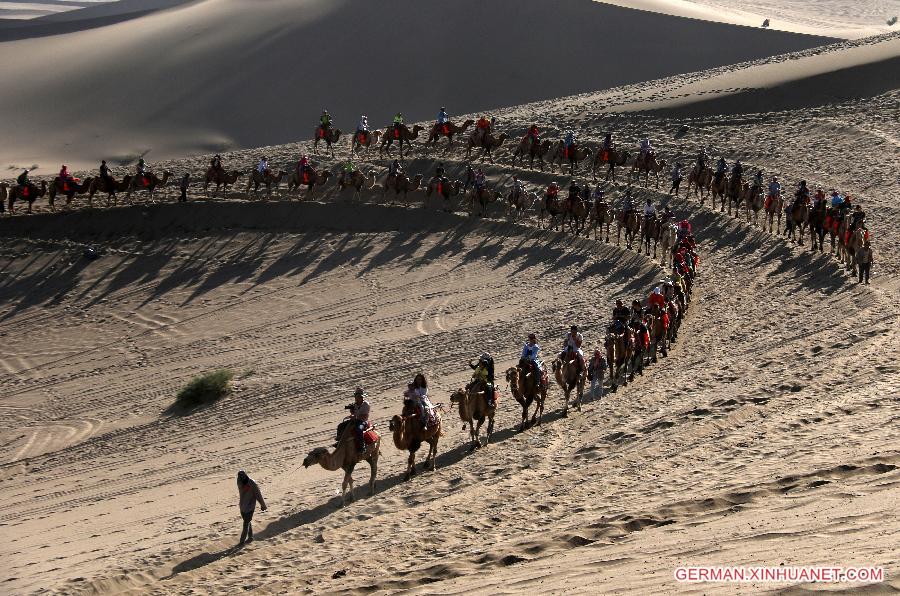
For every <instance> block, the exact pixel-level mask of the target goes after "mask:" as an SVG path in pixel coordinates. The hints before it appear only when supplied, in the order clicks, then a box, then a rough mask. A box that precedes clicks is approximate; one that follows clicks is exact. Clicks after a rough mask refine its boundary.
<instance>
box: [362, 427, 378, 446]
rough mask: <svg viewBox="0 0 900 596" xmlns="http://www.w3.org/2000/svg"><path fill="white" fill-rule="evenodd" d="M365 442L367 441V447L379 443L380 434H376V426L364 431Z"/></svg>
mask: <svg viewBox="0 0 900 596" xmlns="http://www.w3.org/2000/svg"><path fill="white" fill-rule="evenodd" d="M363 441H365V443H366V445H372V444H373V443H375V442H376V441H378V433H377V432H375V427H374V426H369V428H367V429H366V430H365V431H363Z"/></svg>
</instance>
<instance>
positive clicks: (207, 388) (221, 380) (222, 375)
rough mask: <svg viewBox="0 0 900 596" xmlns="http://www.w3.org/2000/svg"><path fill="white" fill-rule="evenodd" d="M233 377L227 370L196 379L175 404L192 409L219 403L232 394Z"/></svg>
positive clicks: (185, 388)
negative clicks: (231, 383)
mask: <svg viewBox="0 0 900 596" xmlns="http://www.w3.org/2000/svg"><path fill="white" fill-rule="evenodd" d="M233 377H234V373H233V372H232V371H230V370H228V369H227V368H222V369H219V370H216V371H213V372H211V373H206V374H205V375H202V376H199V377H195V378H193V379H191V381H190V382H189V383H188V384H187V385H185V386H184V389H182V390H181V391H179V392H178V396H177V397H176V398H175V403H177V404H178V405H180V406H184V407H188V408H190V407H194V406H199V405H203V404H211V403H213V402H214V401H218V400H220V399H222V398H223V397H225V396H226V395H228V394H229V393H230V392H231V387H230V386H229V383H230V382H231V379H232V378H233Z"/></svg>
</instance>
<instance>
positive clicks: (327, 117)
mask: <svg viewBox="0 0 900 596" xmlns="http://www.w3.org/2000/svg"><path fill="white" fill-rule="evenodd" d="M319 127H320V128H321V129H322V136H323V137H324V136H325V131H327V130H328V129H329V128H331V114H329V113H328V110H322V115H321V116H319Z"/></svg>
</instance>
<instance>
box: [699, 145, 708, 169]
mask: <svg viewBox="0 0 900 596" xmlns="http://www.w3.org/2000/svg"><path fill="white" fill-rule="evenodd" d="M706 160H707V155H706V151H705V150H704V149H700V152H699V153H697V173H698V174H699V173H700V172H702V171H703V170H705V169H706Z"/></svg>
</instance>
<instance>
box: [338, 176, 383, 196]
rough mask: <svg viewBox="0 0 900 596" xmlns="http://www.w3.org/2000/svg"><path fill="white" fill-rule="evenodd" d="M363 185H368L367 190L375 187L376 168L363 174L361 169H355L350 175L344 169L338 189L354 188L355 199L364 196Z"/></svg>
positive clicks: (339, 179)
mask: <svg viewBox="0 0 900 596" xmlns="http://www.w3.org/2000/svg"><path fill="white" fill-rule="evenodd" d="M363 186H365V187H366V190H369V189H372V188H374V187H375V170H370V171H369V173H368V174H363V173H362V172H361V171H360V170H353V171H352V172H351V173H350V174H349V175H348V174H347V172H346V171H344V172H341V177H340V178H338V190H339V191H343V190H344V189H345V188H348V187H349V188H352V189H353V198H354V199H356V198H360V197H361V196H362V189H363Z"/></svg>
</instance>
